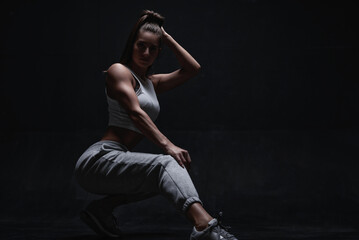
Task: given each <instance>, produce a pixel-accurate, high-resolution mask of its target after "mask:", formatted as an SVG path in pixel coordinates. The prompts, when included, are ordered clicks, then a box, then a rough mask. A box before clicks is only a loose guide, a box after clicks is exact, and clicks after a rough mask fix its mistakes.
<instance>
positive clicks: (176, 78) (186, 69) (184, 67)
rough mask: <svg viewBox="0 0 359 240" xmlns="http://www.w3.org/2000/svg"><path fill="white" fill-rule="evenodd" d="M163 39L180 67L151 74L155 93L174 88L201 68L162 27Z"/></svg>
mask: <svg viewBox="0 0 359 240" xmlns="http://www.w3.org/2000/svg"><path fill="white" fill-rule="evenodd" d="M162 32H163V40H164V42H165V44H167V46H168V47H169V48H170V49H171V50H172V51H173V52H174V54H175V56H176V59H177V61H178V62H179V64H180V66H181V67H180V69H178V70H176V71H174V72H171V73H166V74H155V75H152V76H151V80H152V82H153V84H154V86H155V89H156V93H161V92H164V91H168V90H170V89H172V88H175V87H177V86H179V85H181V84H183V83H184V82H186V81H187V80H189V79H190V78H191V77H194V76H195V75H196V74H197V73H198V72H199V71H200V69H201V66H200V65H199V63H198V62H197V61H196V60H195V59H194V58H193V57H192V56H191V54H189V53H188V52H187V51H186V50H185V49H184V48H183V47H182V46H181V45H180V44H178V43H177V42H176V40H174V39H173V38H172V36H170V35H169V34H168V33H166V32H165V30H164V29H163V28H162Z"/></svg>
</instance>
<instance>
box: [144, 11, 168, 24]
mask: <svg viewBox="0 0 359 240" xmlns="http://www.w3.org/2000/svg"><path fill="white" fill-rule="evenodd" d="M142 16H146V18H145V19H144V22H152V23H157V24H158V25H159V26H160V27H161V26H162V25H163V23H164V21H165V18H164V17H163V16H162V15H161V14H159V13H156V12H154V11H151V10H143V12H142V14H141V17H142Z"/></svg>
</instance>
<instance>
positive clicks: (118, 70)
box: [107, 64, 191, 167]
mask: <svg viewBox="0 0 359 240" xmlns="http://www.w3.org/2000/svg"><path fill="white" fill-rule="evenodd" d="M107 72H108V79H107V85H108V87H109V90H110V91H111V95H113V97H114V99H116V100H117V101H118V102H119V103H120V104H121V106H123V107H124V108H125V110H126V111H127V113H128V115H129V117H130V119H131V120H132V121H133V123H134V125H135V126H136V127H137V128H138V129H139V130H140V131H141V132H142V133H143V135H144V136H145V137H147V138H148V139H149V140H151V141H152V142H153V143H155V144H156V145H158V146H159V147H160V148H162V149H163V150H164V151H165V152H166V153H167V154H170V155H171V156H172V157H174V158H175V159H176V160H177V162H178V163H179V164H180V165H181V166H182V167H184V166H186V167H189V164H190V161H191V160H190V158H189V155H188V152H187V151H186V150H184V149H181V148H179V147H177V146H175V145H174V144H173V143H172V142H171V141H170V140H169V139H168V138H167V137H166V136H165V135H163V134H162V133H161V132H160V130H159V129H158V128H157V126H156V125H155V124H154V123H153V121H152V120H151V118H150V117H149V116H148V115H147V113H146V112H145V111H143V110H142V109H141V107H140V104H139V101H138V98H137V95H136V93H135V91H134V89H133V86H132V83H131V78H132V75H131V73H130V72H129V70H128V69H127V68H126V67H125V66H123V65H121V64H113V65H112V66H111V67H110V68H109V69H108V71H107Z"/></svg>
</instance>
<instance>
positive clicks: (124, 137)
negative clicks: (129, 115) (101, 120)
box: [101, 126, 143, 150]
mask: <svg viewBox="0 0 359 240" xmlns="http://www.w3.org/2000/svg"><path fill="white" fill-rule="evenodd" d="M142 139H143V135H142V134H140V133H137V132H134V131H132V130H129V129H125V128H121V127H115V126H108V127H107V129H106V132H105V134H104V135H103V137H102V139H101V140H111V141H116V142H119V143H121V144H123V145H125V146H126V147H127V148H128V150H131V149H132V148H133V147H135V146H136V145H137V144H138V143H139V142H140V141H141V140H142Z"/></svg>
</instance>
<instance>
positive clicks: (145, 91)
mask: <svg viewBox="0 0 359 240" xmlns="http://www.w3.org/2000/svg"><path fill="white" fill-rule="evenodd" d="M129 70H130V71H131V73H132V75H133V77H134V78H135V80H136V81H137V82H138V83H139V88H138V89H137V90H136V95H137V97H138V101H139V103H140V107H141V108H142V109H143V110H144V111H145V112H146V113H147V114H148V116H149V117H150V118H151V120H152V121H155V120H156V118H157V116H158V114H159V112H160V104H159V102H158V99H157V95H156V92H155V89H154V87H153V84H152V81H151V80H149V79H145V80H144V81H143V80H141V79H140V78H139V77H137V75H136V74H135V73H134V72H133V71H132V70H131V69H129ZM105 93H106V97H107V103H108V112H109V122H108V126H116V127H121V128H126V129H130V130H133V131H135V132H138V133H141V131H140V130H139V129H138V128H137V127H135V125H134V124H133V122H132V120H131V119H130V117H129V116H128V113H127V112H126V110H125V109H124V108H123V107H122V106H121V105H120V104H119V102H118V101H117V100H115V99H113V98H110V97H109V96H108V95H107V90H106V88H105ZM141 134H142V133H141Z"/></svg>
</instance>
